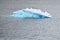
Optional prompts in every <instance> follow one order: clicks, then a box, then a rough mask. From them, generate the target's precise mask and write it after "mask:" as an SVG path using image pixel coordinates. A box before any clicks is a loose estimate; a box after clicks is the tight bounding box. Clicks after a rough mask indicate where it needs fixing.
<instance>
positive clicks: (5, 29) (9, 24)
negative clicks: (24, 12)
mask: <svg viewBox="0 0 60 40" xmlns="http://www.w3.org/2000/svg"><path fill="white" fill-rule="evenodd" d="M24 8H36V9H41V10H43V11H48V12H49V14H51V15H52V18H46V19H19V18H8V16H9V15H11V14H12V12H14V11H17V10H20V9H24ZM0 40H60V0H0Z"/></svg>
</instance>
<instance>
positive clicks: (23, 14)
mask: <svg viewBox="0 0 60 40" xmlns="http://www.w3.org/2000/svg"><path fill="white" fill-rule="evenodd" d="M10 16H11V17H16V18H49V17H52V16H51V15H50V14H49V13H48V12H42V11H41V10H40V9H32V8H30V9H29V8H26V9H22V10H19V11H15V12H13V14H12V15H10Z"/></svg>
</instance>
